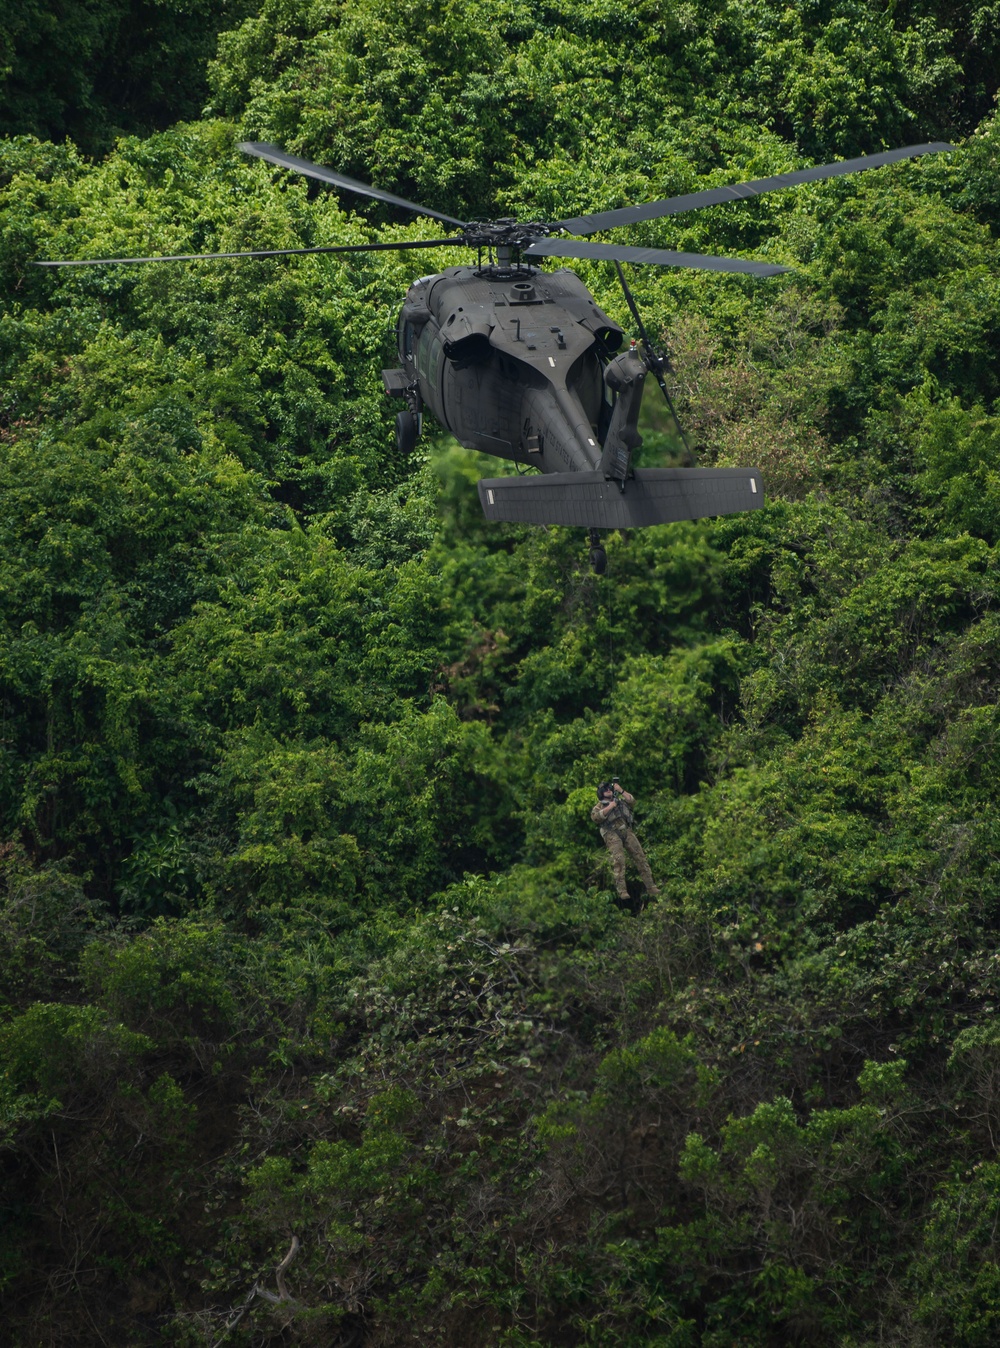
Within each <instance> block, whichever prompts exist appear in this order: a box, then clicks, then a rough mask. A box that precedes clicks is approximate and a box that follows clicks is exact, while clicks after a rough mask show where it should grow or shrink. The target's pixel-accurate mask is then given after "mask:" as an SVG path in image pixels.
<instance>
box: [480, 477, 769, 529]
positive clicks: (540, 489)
mask: <svg viewBox="0 0 1000 1348" xmlns="http://www.w3.org/2000/svg"><path fill="white" fill-rule="evenodd" d="M479 500H480V502H481V503H482V507H483V513H484V514H485V515H486V518H487V519H488V520H510V521H513V522H516V523H519V524H561V525H566V526H568V527H570V528H583V529H642V528H645V527H646V526H648V525H651V524H669V523H673V522H675V521H677V520H698V519H705V518H706V517H708V516H710V515H735V514H737V513H738V512H739V511H742V510H756V509H758V508H759V507H760V506H762V505H763V504H764V485H763V482H762V480H761V475H760V472H759V470H758V469H756V468H640V469H638V470H637V471H636V473H635V476H634V477H633V478H631V479H630V480H629V482H628V485H627V487H626V489H625V491H624V492H623V491H621V490H620V489H619V487H618V484H617V483H616V482H613V481H612V482H609V481H608V480H607V479H606V478H605V476H604V474H603V473H601V472H590V473H545V474H542V475H541V476H539V477H494V478H483V480H482V481H481V482H480V483H479Z"/></svg>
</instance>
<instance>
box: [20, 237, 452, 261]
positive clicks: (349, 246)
mask: <svg viewBox="0 0 1000 1348" xmlns="http://www.w3.org/2000/svg"><path fill="white" fill-rule="evenodd" d="M461 242H462V241H461V239H404V240H402V241H401V242H399V243H344V244H335V245H332V246H330V247H325V248H256V249H253V250H252V251H250V252H247V253H170V254H167V255H165V256H162V257H83V258H72V259H71V260H68V261H65V262H36V263H35V264H34V265H35V266H36V267H104V266H109V265H114V266H120V265H124V264H125V263H128V262H212V261H215V260H216V259H217V258H227V257H290V256H293V255H299V254H303V253H385V252H390V251H391V250H392V249H394V248H395V249H399V248H445V247H447V246H448V245H449V244H451V245H453V246H457V245H459V244H461Z"/></svg>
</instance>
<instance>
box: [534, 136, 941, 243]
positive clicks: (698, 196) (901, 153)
mask: <svg viewBox="0 0 1000 1348" xmlns="http://www.w3.org/2000/svg"><path fill="white" fill-rule="evenodd" d="M954 148H955V147H954V145H949V144H948V142H947V141H943V140H936V141H931V142H930V143H928V144H927V145H907V146H906V147H905V148H903V149H901V150H886V151H885V153H884V154H866V155H861V156H860V157H859V158H858V159H842V160H841V161H840V162H839V163H837V164H820V165H819V166H817V167H816V168H809V169H799V170H798V171H797V172H795V173H779V174H777V176H776V177H774V178H758V179H756V181H754V182H750V183H736V184H735V185H734V186H732V187H711V188H708V189H707V190H706V191H704V192H689V193H688V194H687V195H686V196H683V197H666V198H665V199H664V200H662V201H647V202H646V204H645V205H644V206H623V207H622V208H621V209H620V210H617V211H597V212H595V213H594V214H593V215H577V216H575V217H574V218H573V219H572V220H557V221H555V225H556V226H557V227H558V228H561V229H567V230H569V231H570V233H571V234H593V233H594V231H595V230H598V229H611V228H612V227H613V226H615V225H635V224H638V223H639V222H640V221H642V220H657V219H659V217H660V216H663V215H679V214H680V213H681V212H682V211H697V210H700V209H701V208H702V207H703V206H717V205H719V204H720V203H721V202H724V201H743V200H744V198H746V197H756V196H760V194H761V193H762V192H776V191H778V190H779V189H780V188H783V187H795V186H797V185H798V184H799V183H811V182H818V181H819V180H820V179H821V178H839V177H841V176H842V175H843V174H845V173H861V172H862V170H864V169H871V168H880V167H881V166H882V165H883V164H895V163H896V162H897V161H898V160H900V159H915V158H916V157H917V155H921V154H938V153H939V152H940V151H941V150H953V149H954Z"/></svg>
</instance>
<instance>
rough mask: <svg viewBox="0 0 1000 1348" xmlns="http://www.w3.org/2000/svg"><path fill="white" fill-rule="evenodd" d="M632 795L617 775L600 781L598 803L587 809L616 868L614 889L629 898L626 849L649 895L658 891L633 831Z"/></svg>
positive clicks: (622, 896)
mask: <svg viewBox="0 0 1000 1348" xmlns="http://www.w3.org/2000/svg"><path fill="white" fill-rule="evenodd" d="M634 804H635V797H634V796H631V795H629V793H628V792H627V791H623V790H622V787H621V783H620V782H619V781H618V778H617V777H612V779H611V781H610V782H602V783H601V784H600V786H599V787H598V788H597V804H596V805H595V806H594V808H593V809H592V810H591V812H590V817H591V819H592V820H593V821H594V823H595V824H600V826H601V837H602V838H603V839H604V843H605V846H606V847H607V849H608V851H609V852H610V853H611V864H612V866H614V870H615V888H616V889H617V891H618V897H619V898H620V899H627V898H628V896H629V895H628V888H627V887H626V884H625V851H626V849H627V850H628V852H629V854H630V855H631V857H632V860H633V861H634V862H635V864H636V869H637V870H638V872H639V875H640V877H641V879H642V883H643V885H644V886H645V888H646V893H647V894H648V895H649V896H650V898H653V899H655V898H656V897H657V895H658V894H659V892H660V891H659V890H658V889H657V887H656V881H655V880H654V879H653V873H652V871H651V870H650V869H649V862H648V861H647V860H646V854H645V852H644V851H643V850H642V844H641V843H640V842H639V839H638V838H637V837H636V836H635V834H634V833H633V832H632V819H633V814H632V806H633V805H634Z"/></svg>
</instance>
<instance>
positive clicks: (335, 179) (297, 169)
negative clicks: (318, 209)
mask: <svg viewBox="0 0 1000 1348" xmlns="http://www.w3.org/2000/svg"><path fill="white" fill-rule="evenodd" d="M239 148H240V149H241V150H242V151H243V153H244V154H253V155H256V156H257V158H258V159H266V160H267V161H268V163H271V164H278V165H280V167H281V168H286V169H291V170H292V172H293V173H303V174H305V176H306V177H307V178H316V179H318V180H319V181H320V182H321V183H332V184H333V185H334V187H346V188H349V189H350V191H352V192H360V193H361V195H362V196H363V197H374V198H375V200H376V201H387V202H388V203H389V205H390V206H402V207H403V208H404V210H407V211H416V212H417V214H418V215H431V216H433V217H434V219H435V220H444V221H445V222H446V223H447V224H449V225H462V226H464V225H465V221H464V220H456V219H455V217H454V216H453V215H444V214H443V213H442V212H441V211H432V210H431V208H430V207H429V206H420V205H418V204H417V202H415V201H407V200H406V198H405V197H395V196H393V194H392V193H391V192H383V191H381V190H380V189H379V188H377V187H369V186H368V184H367V183H361V182H358V180H357V179H356V178H348V176H347V175H346V173H335V172H334V171H333V169H328V168H323V167H322V165H320V164H312V163H310V161H309V160H308V159H300V158H299V157H298V155H294V154H286V153H285V151H284V150H283V149H282V148H281V146H280V145H270V144H268V143H267V142H266V141H256V140H245V141H242V142H241V144H240V147H239Z"/></svg>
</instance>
